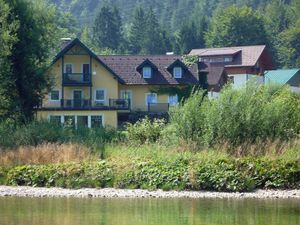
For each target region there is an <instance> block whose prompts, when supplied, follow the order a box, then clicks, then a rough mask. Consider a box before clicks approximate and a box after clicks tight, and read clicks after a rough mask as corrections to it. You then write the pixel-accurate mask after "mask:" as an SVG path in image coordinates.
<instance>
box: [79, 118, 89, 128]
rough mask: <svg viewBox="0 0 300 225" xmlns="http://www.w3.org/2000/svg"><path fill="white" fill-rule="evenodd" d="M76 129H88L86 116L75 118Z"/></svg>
mask: <svg viewBox="0 0 300 225" xmlns="http://www.w3.org/2000/svg"><path fill="white" fill-rule="evenodd" d="M78 127H88V116H77V128H78Z"/></svg>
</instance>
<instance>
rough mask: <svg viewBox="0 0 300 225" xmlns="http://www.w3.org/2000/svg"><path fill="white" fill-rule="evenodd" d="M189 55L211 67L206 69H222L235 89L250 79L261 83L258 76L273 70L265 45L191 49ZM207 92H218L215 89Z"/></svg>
mask: <svg viewBox="0 0 300 225" xmlns="http://www.w3.org/2000/svg"><path fill="white" fill-rule="evenodd" d="M189 55H196V56H198V57H199V62H200V63H204V64H210V65H211V66H208V67H217V68H220V67H223V68H224V70H225V73H226V74H227V76H228V79H229V80H230V81H231V82H232V83H233V84H234V86H237V87H238V86H242V85H244V84H245V82H246V81H248V80H249V79H252V78H255V79H257V81H258V82H259V83H262V77H261V78H260V77H258V76H263V74H264V72H265V70H271V69H273V63H272V57H271V55H270V54H269V53H268V51H267V48H266V46H265V45H255V46H237V47H226V48H203V49H193V50H192V51H191V52H190V53H189ZM255 76H257V77H255ZM208 79H209V77H208ZM209 90H210V91H211V92H218V90H217V89H216V88H213V89H209Z"/></svg>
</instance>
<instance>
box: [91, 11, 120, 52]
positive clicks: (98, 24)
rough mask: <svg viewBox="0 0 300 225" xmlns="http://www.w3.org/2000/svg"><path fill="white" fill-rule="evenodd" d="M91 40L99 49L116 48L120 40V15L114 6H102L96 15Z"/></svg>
mask: <svg viewBox="0 0 300 225" xmlns="http://www.w3.org/2000/svg"><path fill="white" fill-rule="evenodd" d="M93 40H94V41H95V43H96V45H97V47H98V48H100V49H106V48H108V49H112V50H117V49H118V47H119V45H120V41H121V17H120V15H119V11H118V9H117V8H116V7H114V8H112V7H110V6H103V7H102V8H101V9H100V11H99V13H98V14H97V16H96V19H95V22H94V27H93Z"/></svg>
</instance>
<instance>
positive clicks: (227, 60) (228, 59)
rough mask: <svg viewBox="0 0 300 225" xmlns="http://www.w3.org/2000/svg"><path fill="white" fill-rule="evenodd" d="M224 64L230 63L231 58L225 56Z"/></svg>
mask: <svg viewBox="0 0 300 225" xmlns="http://www.w3.org/2000/svg"><path fill="white" fill-rule="evenodd" d="M224 62H232V56H225V57H224Z"/></svg>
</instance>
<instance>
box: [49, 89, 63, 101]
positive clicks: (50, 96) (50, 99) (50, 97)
mask: <svg viewBox="0 0 300 225" xmlns="http://www.w3.org/2000/svg"><path fill="white" fill-rule="evenodd" d="M52 91H58V99H52V95H51V92H52ZM60 99H61V96H60V91H59V90H57V89H54V90H51V91H50V93H49V102H59V101H60Z"/></svg>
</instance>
